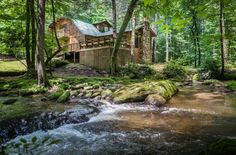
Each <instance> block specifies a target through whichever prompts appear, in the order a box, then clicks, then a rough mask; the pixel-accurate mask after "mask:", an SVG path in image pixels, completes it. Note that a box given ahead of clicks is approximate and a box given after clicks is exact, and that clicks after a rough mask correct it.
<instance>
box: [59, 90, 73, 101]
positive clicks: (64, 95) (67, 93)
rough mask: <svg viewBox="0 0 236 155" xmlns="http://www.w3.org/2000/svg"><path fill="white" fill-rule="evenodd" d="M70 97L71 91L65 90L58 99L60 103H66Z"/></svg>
mask: <svg viewBox="0 0 236 155" xmlns="http://www.w3.org/2000/svg"><path fill="white" fill-rule="evenodd" d="M69 97H70V92H69V91H65V92H64V93H63V94H62V95H61V96H60V97H59V98H58V99H57V101H58V102H60V103H64V102H66V101H67V100H68V99H69Z"/></svg>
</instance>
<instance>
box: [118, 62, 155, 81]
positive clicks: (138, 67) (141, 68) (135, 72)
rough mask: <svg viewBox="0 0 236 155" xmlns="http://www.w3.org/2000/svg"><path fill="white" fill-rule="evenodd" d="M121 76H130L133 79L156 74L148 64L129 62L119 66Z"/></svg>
mask: <svg viewBox="0 0 236 155" xmlns="http://www.w3.org/2000/svg"><path fill="white" fill-rule="evenodd" d="M118 74H120V75H121V76H128V77H130V78H132V79H141V78H144V77H147V76H151V75H154V70H153V69H152V68H151V67H150V66H148V65H146V64H144V65H143V64H134V63H129V64H127V65H125V66H123V67H120V68H119V73H118Z"/></svg>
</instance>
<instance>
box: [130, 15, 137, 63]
mask: <svg viewBox="0 0 236 155" xmlns="http://www.w3.org/2000/svg"><path fill="white" fill-rule="evenodd" d="M135 27H136V19H135V14H133V17H132V32H131V47H130V48H131V62H134V52H135Z"/></svg>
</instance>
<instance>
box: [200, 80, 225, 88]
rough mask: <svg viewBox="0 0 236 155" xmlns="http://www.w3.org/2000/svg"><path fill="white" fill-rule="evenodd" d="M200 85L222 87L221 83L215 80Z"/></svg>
mask: <svg viewBox="0 0 236 155" xmlns="http://www.w3.org/2000/svg"><path fill="white" fill-rule="evenodd" d="M202 84H203V85H211V86H216V87H219V86H224V83H223V82H221V81H219V80H216V79H209V80H205V81H203V83H202Z"/></svg>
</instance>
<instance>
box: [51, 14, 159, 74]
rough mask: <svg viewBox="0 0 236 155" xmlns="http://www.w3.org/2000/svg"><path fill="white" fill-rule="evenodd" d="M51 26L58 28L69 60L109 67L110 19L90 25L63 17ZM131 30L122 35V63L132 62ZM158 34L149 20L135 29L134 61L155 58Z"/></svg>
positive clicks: (111, 38) (118, 59)
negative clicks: (155, 40) (155, 39)
mask: <svg viewBox="0 0 236 155" xmlns="http://www.w3.org/2000/svg"><path fill="white" fill-rule="evenodd" d="M49 28H50V30H51V31H52V30H53V29H54V28H56V32H57V36H58V38H59V40H60V44H61V46H62V47H63V51H64V53H63V55H64V58H65V59H67V60H69V61H72V62H78V63H80V64H83V65H86V66H89V67H92V68H96V69H100V70H107V69H109V63H110V57H111V52H112V49H113V45H114V39H113V29H112V25H111V24H110V23H109V22H108V21H102V22H98V23H93V24H90V23H87V22H84V21H81V20H73V19H69V18H65V17H62V18H59V19H57V20H56V21H55V22H54V23H52V24H50V25H49ZM52 32H53V31H52ZM131 32H132V29H128V28H127V29H126V30H125V33H124V34H123V36H122V41H121V46H120V49H119V52H118V57H117V63H118V65H119V66H121V65H125V64H127V63H128V62H130V61H131ZM155 37H156V34H155V32H154V31H153V30H152V29H151V27H150V25H149V24H148V23H143V24H141V25H139V26H137V27H136V28H135V41H134V44H135V45H134V47H135V48H134V50H133V52H132V61H133V62H134V63H143V62H148V63H151V62H152V61H153V57H154V49H155V48H154V47H155V42H154V38H155Z"/></svg>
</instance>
